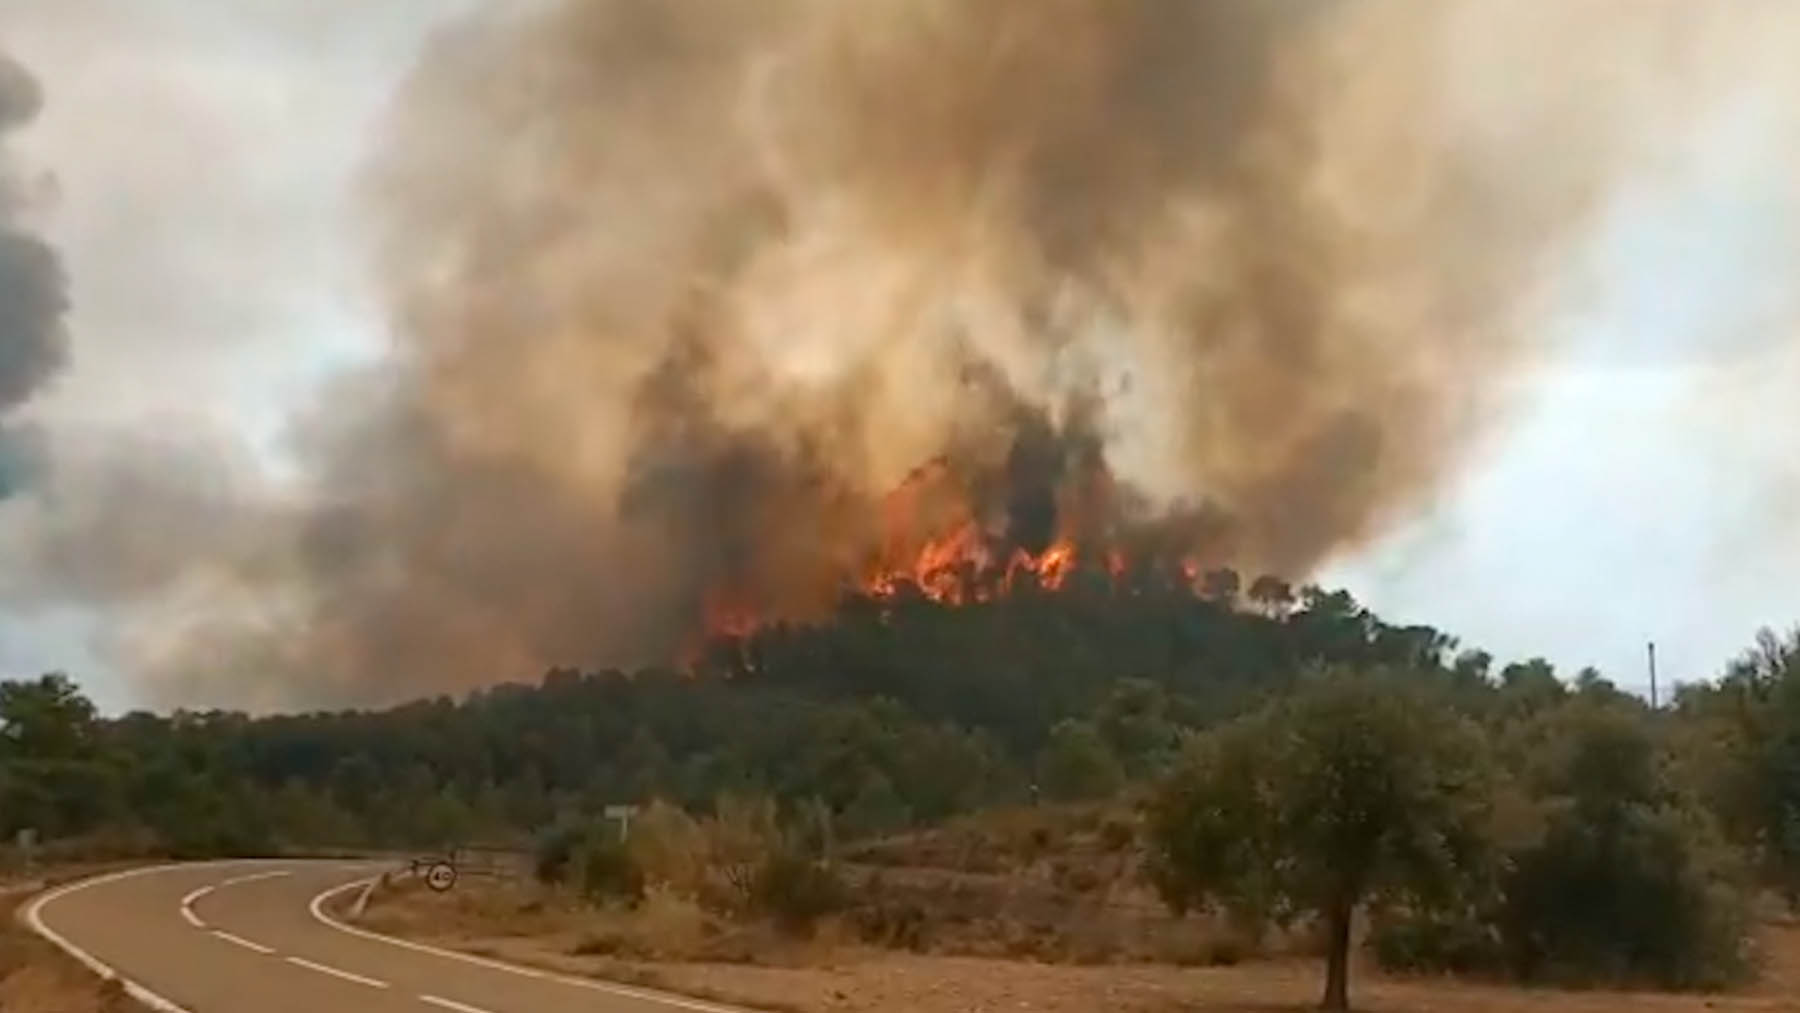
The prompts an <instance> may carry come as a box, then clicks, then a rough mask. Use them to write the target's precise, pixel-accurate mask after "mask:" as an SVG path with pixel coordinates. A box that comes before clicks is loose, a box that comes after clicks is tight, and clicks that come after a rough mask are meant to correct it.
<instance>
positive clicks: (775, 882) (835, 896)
mask: <svg viewBox="0 0 1800 1013" xmlns="http://www.w3.org/2000/svg"><path fill="white" fill-rule="evenodd" d="M847 894H848V890H847V889H846V888H845V886H844V881H843V880H842V879H841V878H839V876H838V874H837V872H836V871H835V870H833V869H832V868H831V867H830V866H828V865H825V864H823V863H820V862H815V861H812V860H810V859H807V858H804V857H801V856H799V855H796V854H793V853H791V852H785V851H783V852H777V853H775V854H773V855H770V856H769V858H768V860H767V861H766V862H764V863H763V865H762V868H761V869H759V870H758V871H757V876H756V882H755V886H754V889H753V891H752V897H753V899H754V902H755V905H756V908H757V910H759V911H761V912H762V913H763V914H766V915H769V916H770V917H772V918H773V919H774V920H775V923H776V925H777V926H779V927H780V928H781V929H782V931H784V932H790V933H794V934H797V935H809V934H811V932H812V930H813V928H814V926H815V925H816V924H817V922H818V920H819V919H820V918H823V917H825V916H826V915H831V914H836V913H837V912H839V911H842V910H843V909H844V905H845V900H846V896H847Z"/></svg>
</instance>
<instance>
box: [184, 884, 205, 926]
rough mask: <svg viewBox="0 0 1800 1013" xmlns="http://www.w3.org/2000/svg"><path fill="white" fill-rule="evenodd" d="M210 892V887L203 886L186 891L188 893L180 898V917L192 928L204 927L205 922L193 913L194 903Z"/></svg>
mask: <svg viewBox="0 0 1800 1013" xmlns="http://www.w3.org/2000/svg"><path fill="white" fill-rule="evenodd" d="M212 892H213V888H212V887H210V886H203V887H201V888H200V889H198V890H190V891H188V895H187V896H185V897H183V898H181V917H182V918H183V919H184V920H185V921H186V922H187V923H188V924H189V925H192V926H193V927H194V928H197V929H203V928H206V923H205V922H203V921H201V920H200V916H199V915H197V914H195V913H194V903H195V902H196V901H198V900H199V899H200V898H202V897H204V896H206V895H207V894H209V893H212Z"/></svg>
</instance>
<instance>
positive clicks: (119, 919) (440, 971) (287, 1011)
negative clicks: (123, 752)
mask: <svg viewBox="0 0 1800 1013" xmlns="http://www.w3.org/2000/svg"><path fill="white" fill-rule="evenodd" d="M374 871H375V867H372V866H369V865H367V864H346V863H342V862H224V863H208V864H201V865H179V866H163V867H158V868H151V869H137V870H132V871H130V872H126V873H120V874H114V875H111V876H102V877H99V878H97V879H90V880H86V881H83V882H80V883H75V884H72V885H70V886H65V887H62V888H60V889H58V890H53V891H51V892H49V893H47V894H44V895H42V896H40V897H38V898H37V899H36V900H34V901H32V902H30V903H29V904H27V905H26V906H25V907H24V908H22V909H21V910H20V915H21V917H22V918H23V919H24V920H25V922H26V924H27V925H29V926H30V927H32V928H33V929H35V930H36V931H38V932H39V933H40V934H42V935H46V936H48V937H49V938H50V939H51V940H52V941H53V942H56V943H58V944H59V945H61V946H63V947H64V948H65V949H69V950H71V952H74V953H75V955H76V956H77V957H79V958H81V959H82V960H83V962H85V963H87V964H88V965H89V966H90V967H93V968H94V969H95V970H97V971H102V972H110V973H113V974H116V975H118V976H120V977H122V978H124V979H125V980H126V981H127V982H128V983H129V984H130V986H132V988H131V991H132V992H133V994H135V995H137V996H138V997H139V998H140V999H143V1000H147V1001H148V1002H149V1003H150V1005H151V1006H152V1007H153V1008H157V1009H160V1010H162V1011H163V1013H324V1011H333V1013H338V1011H341V1013H434V1011H435V1013H443V1011H445V1010H449V1011H451V1013H681V1011H689V1013H738V1011H732V1010H729V1009H727V1008H726V1007H722V1006H716V1005H713V1004H711V1003H704V1002H698V1001H695V1000H690V999H683V998H679V997H676V996H668V995H661V994H658V993H654V992H649V991H645V990H641V989H634V988H627V987H624V986H619V985H609V984H604V983H601V982H596V981H590V980H587V979H583V978H572V977H566V976H563V975H556V974H550V973H548V972H543V971H535V970H530V969H526V968H519V967H513V966H511V965H506V964H501V963H498V962H495V961H490V960H483V959H481V958H479V957H471V956H467V955H463V954H454V953H449V952H447V951H443V950H436V949H433V948H431V947H426V946H421V945H418V944H416V943H408V942H404V941H401V940H395V939H389V938H387V937H384V936H377V935H374V934H373V933H368V932H364V931H362V930H360V929H356V928H353V927H351V926H347V925H344V924H342V923H341V922H338V921H336V920H335V919H334V918H333V917H332V916H331V914H330V913H329V912H327V911H326V910H325V909H324V904H325V900H326V898H328V897H330V896H331V895H332V894H339V893H345V892H348V891H350V890H352V889H356V888H358V887H359V886H360V884H361V883H362V882H364V881H366V879H367V877H368V876H370V875H371V874H372V873H373V872H374Z"/></svg>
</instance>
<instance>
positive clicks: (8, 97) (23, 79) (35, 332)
mask: <svg viewBox="0 0 1800 1013" xmlns="http://www.w3.org/2000/svg"><path fill="white" fill-rule="evenodd" d="M42 105H43V93H42V92H41V91H40V90H39V88H38V84H37V81H36V79H34V78H33V77H32V76H31V74H30V72H28V71H27V70H26V69H25V68H24V67H22V66H20V65H19V63H18V61H16V60H14V59H13V58H12V57H10V56H8V55H7V54H6V53H5V52H4V51H3V50H0V499H3V498H6V497H7V496H9V495H11V494H12V493H13V492H15V491H16V490H17V489H18V488H19V487H20V486H22V485H23V484H24V482H25V481H26V480H27V479H28V478H29V477H30V475H31V474H32V473H34V472H35V471H36V470H37V469H38V466H39V465H40V463H41V461H42V454H41V452H40V448H39V441H38V439H37V437H36V436H35V435H33V434H32V432H31V431H30V430H29V429H28V428H26V427H24V426H21V425H20V424H19V423H17V422H16V421H14V420H13V419H12V417H11V416H12V415H13V414H14V412H15V411H16V410H17V409H18V408H19V407H20V406H21V405H23V404H24V403H25V402H26V401H28V400H29V399H30V398H31V396H32V395H33V394H35V393H36V392H37V391H38V390H39V389H41V388H42V387H43V385H44V384H45V383H46V382H47V381H48V380H49V379H50V377H51V376H52V375H53V374H55V373H56V371H57V370H59V369H61V368H62V365H63V362H64V360H65V359H66V357H67V343H66V336H65V333H64V330H63V315H64V313H65V312H67V310H68V306H69V300H68V295H67V293H66V291H65V285H64V279H63V270H62V264H61V262H60V261H59V260H58V259H57V256H56V251H55V250H53V249H51V248H50V245H49V244H48V243H46V242H44V241H43V240H42V239H40V238H38V237H37V236H36V235H34V234H32V233H31V232H30V231H28V230H27V229H26V227H25V224H24V222H23V221H22V220H21V219H22V217H23V211H24V206H25V203H26V197H25V193H24V189H25V187H24V184H23V182H21V181H20V179H19V178H18V176H17V174H16V172H15V171H14V170H13V168H12V166H11V164H10V162H9V161H8V155H7V151H6V149H5V147H4V145H5V143H6V140H7V137H8V135H9V134H11V133H12V132H13V131H14V130H17V129H19V128H20V127H23V126H24V125H25V124H27V123H29V122H31V120H32V119H33V118H34V117H35V116H37V113H38V109H39V108H40V107H41V106H42Z"/></svg>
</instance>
